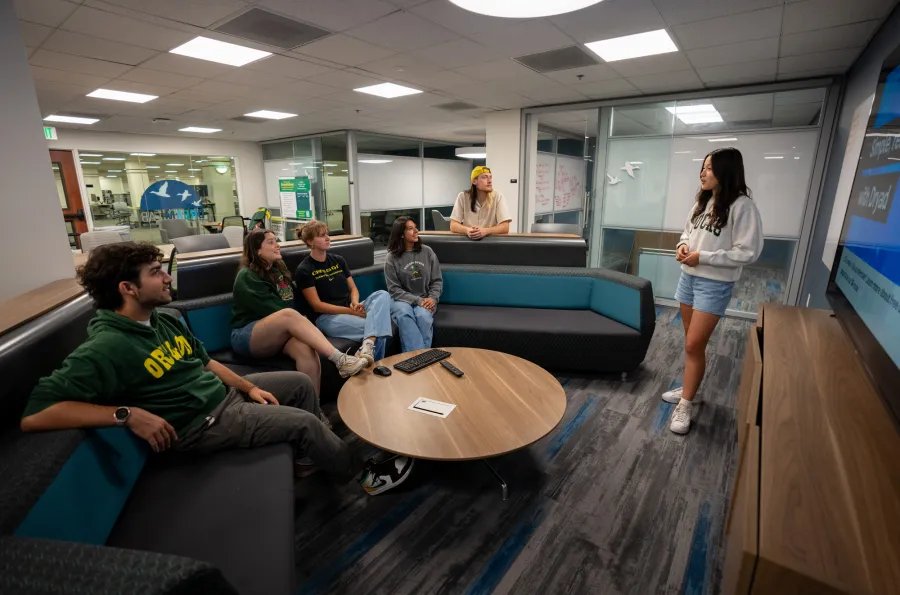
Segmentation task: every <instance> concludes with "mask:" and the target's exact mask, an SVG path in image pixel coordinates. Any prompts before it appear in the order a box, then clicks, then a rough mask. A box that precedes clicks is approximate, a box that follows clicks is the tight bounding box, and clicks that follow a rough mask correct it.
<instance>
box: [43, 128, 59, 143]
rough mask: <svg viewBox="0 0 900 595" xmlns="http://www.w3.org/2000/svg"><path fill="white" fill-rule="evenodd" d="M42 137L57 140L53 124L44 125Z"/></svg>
mask: <svg viewBox="0 0 900 595" xmlns="http://www.w3.org/2000/svg"><path fill="white" fill-rule="evenodd" d="M44 138H45V139H47V140H58V138H59V137H57V136H56V128H55V127H54V126H44Z"/></svg>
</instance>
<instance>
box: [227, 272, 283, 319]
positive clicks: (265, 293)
mask: <svg viewBox="0 0 900 595" xmlns="http://www.w3.org/2000/svg"><path fill="white" fill-rule="evenodd" d="M275 281H276V282H275V283H272V282H271V281H269V279H267V278H264V277H260V276H259V275H258V274H257V273H254V272H253V271H252V270H250V269H249V268H247V267H241V270H239V271H238V274H237V277H235V279H234V290H233V295H234V302H232V304H231V328H243V327H245V326H247V325H248V324H250V323H251V322H256V321H257V320H262V319H263V318H265V317H266V316H268V315H269V314H274V313H275V312H278V311H279V310H283V309H284V308H290V307H291V306H292V305H293V303H294V289H293V287H291V282H290V281H289V280H288V279H286V278H285V276H284V275H283V274H282V273H281V270H280V269H278V268H276V269H275Z"/></svg>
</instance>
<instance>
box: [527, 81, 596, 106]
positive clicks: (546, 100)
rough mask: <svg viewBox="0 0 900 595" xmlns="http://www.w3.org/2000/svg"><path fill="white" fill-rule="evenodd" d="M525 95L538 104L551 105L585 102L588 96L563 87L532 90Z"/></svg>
mask: <svg viewBox="0 0 900 595" xmlns="http://www.w3.org/2000/svg"><path fill="white" fill-rule="evenodd" d="M523 94H524V95H525V96H526V97H528V98H529V99H533V100H534V101H535V102H536V103H540V104H544V105H549V104H552V103H569V102H572V101H585V100H586V99H587V95H582V94H581V93H579V92H578V91H575V90H574V89H571V88H569V87H563V86H561V85H559V86H556V87H548V88H545V89H532V90H530V91H527V92H523Z"/></svg>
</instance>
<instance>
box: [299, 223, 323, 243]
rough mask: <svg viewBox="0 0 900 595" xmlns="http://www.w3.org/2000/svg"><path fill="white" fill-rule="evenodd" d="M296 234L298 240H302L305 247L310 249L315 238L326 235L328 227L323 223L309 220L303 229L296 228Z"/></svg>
mask: <svg viewBox="0 0 900 595" xmlns="http://www.w3.org/2000/svg"><path fill="white" fill-rule="evenodd" d="M296 233H297V239H298V240H303V243H304V244H306V245H307V247H309V248H312V245H313V242H314V241H315V239H316V238H317V237H319V236H323V235H324V236H327V235H328V226H327V225H325V222H324V221H319V220H318V219H310V220H309V221H307V222H306V224H304V225H303V227H298V228H297V230H296Z"/></svg>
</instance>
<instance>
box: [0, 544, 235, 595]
mask: <svg viewBox="0 0 900 595" xmlns="http://www.w3.org/2000/svg"><path fill="white" fill-rule="evenodd" d="M0 593H16V594H17V595H38V594H41V595H47V594H57V593H59V594H63V593H91V594H92V595H121V594H127V593H141V594H145V595H189V594H194V593H204V594H215V595H218V594H221V595H237V591H236V590H235V589H234V587H232V586H231V585H230V584H229V583H228V581H226V580H225V578H224V577H223V576H222V573H221V572H220V571H219V569H217V568H216V567H214V566H212V565H211V564H208V563H206V562H198V561H197V560H191V559H190V558H183V557H180V556H170V555H166V554H155V553H151V552H141V551H137V550H126V549H121V548H112V547H105V546H96V545H85V544H79V543H69V542H64V541H49V540H43V539H19V538H15V537H0Z"/></svg>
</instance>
